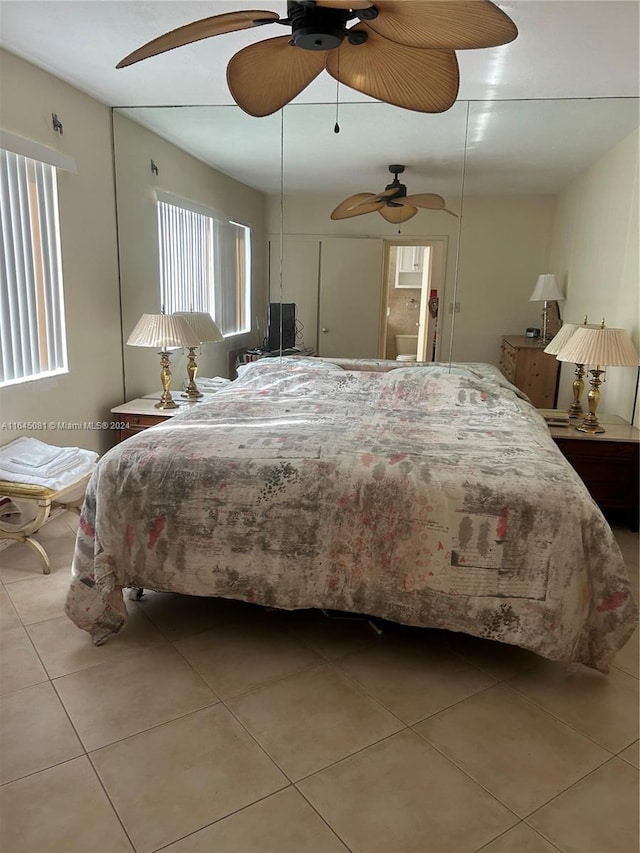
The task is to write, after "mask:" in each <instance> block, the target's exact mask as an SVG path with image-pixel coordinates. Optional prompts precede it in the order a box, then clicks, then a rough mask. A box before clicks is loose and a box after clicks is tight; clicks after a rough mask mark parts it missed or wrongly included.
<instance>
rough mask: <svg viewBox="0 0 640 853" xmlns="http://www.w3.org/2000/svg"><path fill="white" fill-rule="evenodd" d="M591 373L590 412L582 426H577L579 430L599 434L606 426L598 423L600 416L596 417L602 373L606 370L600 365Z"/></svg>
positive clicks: (588, 396)
mask: <svg viewBox="0 0 640 853" xmlns="http://www.w3.org/2000/svg"><path fill="white" fill-rule="evenodd" d="M589 373H590V374H591V379H590V382H591V389H590V390H589V393H588V394H587V399H588V401H589V413H588V414H587V415H585V417H584V420H583V422H582V423H581V424H580V426H577V427H576V430H577V431H578V432H586V433H589V434H590V435H597V434H598V433H601V432H604V431H605V430H604V427H601V426H600V424H599V423H598V418H597V417H596V410H597V408H598V403H599V402H600V385H601V384H602V382H601V380H600V374H601V373H604V370H601V369H600V367H594V369H593V370H590V371H589Z"/></svg>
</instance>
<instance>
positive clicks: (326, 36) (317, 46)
mask: <svg viewBox="0 0 640 853" xmlns="http://www.w3.org/2000/svg"><path fill="white" fill-rule="evenodd" d="M287 16H288V18H289V21H290V23H291V43H292V44H294V45H295V46H296V47H301V48H303V49H304V50H334V49H335V48H336V47H340V45H341V44H342V42H343V40H344V38H345V37H346V35H347V27H346V24H347V21H348V20H349V19H350V18H351V17H352V14H351V12H350V11H349V10H348V9H332V8H328V7H322V6H314V5H306V4H303V3H292V2H289V3H288V9H287Z"/></svg>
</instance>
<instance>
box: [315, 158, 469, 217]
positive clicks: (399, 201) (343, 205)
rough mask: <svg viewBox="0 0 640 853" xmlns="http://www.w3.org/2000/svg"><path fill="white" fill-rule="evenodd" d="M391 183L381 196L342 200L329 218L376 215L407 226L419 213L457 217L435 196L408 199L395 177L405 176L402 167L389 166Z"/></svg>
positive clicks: (411, 196) (402, 185)
mask: <svg viewBox="0 0 640 853" xmlns="http://www.w3.org/2000/svg"><path fill="white" fill-rule="evenodd" d="M389 171H390V172H391V174H392V175H393V180H392V181H391V183H390V184H387V186H386V187H385V188H384V191H383V192H381V193H356V194H355V195H351V196H349V198H345V200H344V201H342V202H340V204H339V205H338V206H337V207H336V209H335V210H334V211H333V213H332V214H331V218H332V219H349V218H350V217H352V216H362V214H363V213H373V212H374V211H376V210H377V211H378V213H379V214H380V216H382V217H383V218H384V219H386V220H387V222H393V223H395V224H396V225H398V224H400V223H401V222H406V221H407V220H408V219H411V218H412V217H413V216H415V215H416V213H417V212H418V209H419V208H421V209H422V210H443V211H444V212H445V213H450V214H451V215H452V216H455V217H457V214H456V213H454V212H453V211H452V210H448V209H447V208H446V207H445V204H446V202H445V200H444V199H443V198H442V196H441V195H436V193H417V194H416V195H407V188H406V186H405V184H402V183H400V181H399V180H398V175H401V174H402V173H403V172H404V166H389Z"/></svg>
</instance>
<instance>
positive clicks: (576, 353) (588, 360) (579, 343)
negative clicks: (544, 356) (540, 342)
mask: <svg viewBox="0 0 640 853" xmlns="http://www.w3.org/2000/svg"><path fill="white" fill-rule="evenodd" d="M556 358H557V359H558V361H571V362H573V363H574V364H594V365H603V366H606V367H637V366H638V365H639V364H640V356H639V355H638V352H637V351H636V348H635V347H634V345H633V342H632V340H631V337H630V336H629V333H628V332H627V330H626V329H608V328H604V329H602V328H599V327H598V328H596V329H590V328H586V327H584V326H580V328H578V329H576V331H575V333H574V334H573V335H571V337H570V338H569V340H568V341H567V343H566V345H565V346H564V348H563V349H562V350H560V352H558V353H557V354H556Z"/></svg>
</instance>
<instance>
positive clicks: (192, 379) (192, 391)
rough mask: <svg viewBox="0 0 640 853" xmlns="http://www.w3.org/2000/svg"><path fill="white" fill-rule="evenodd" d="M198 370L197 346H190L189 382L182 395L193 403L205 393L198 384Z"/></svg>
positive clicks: (188, 359)
mask: <svg viewBox="0 0 640 853" xmlns="http://www.w3.org/2000/svg"><path fill="white" fill-rule="evenodd" d="M197 372H198V363H197V362H196V348H195V347H189V355H188V356H187V376H188V377H189V383H188V385H187V387H186V388H185V390H184V391H183V393H182V394H181V395H180V396H181V397H184V398H185V400H188V401H189V402H191V403H196V402H197V401H198V400H200V399H201V398H202V397H204V394H203V393H202V391H201V390H200V389H199V388H198V386H197V385H196V373H197Z"/></svg>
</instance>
